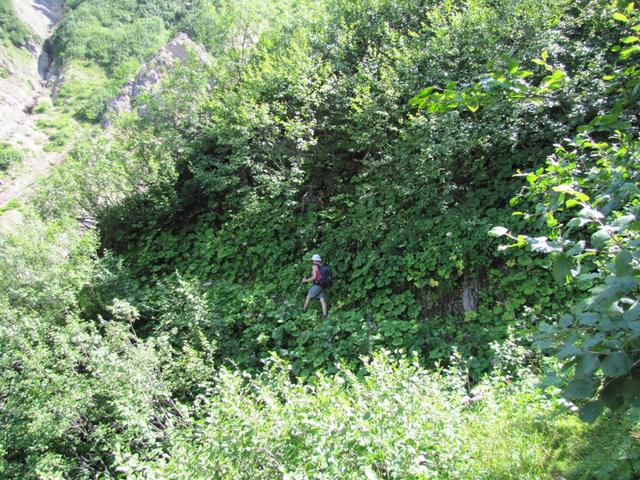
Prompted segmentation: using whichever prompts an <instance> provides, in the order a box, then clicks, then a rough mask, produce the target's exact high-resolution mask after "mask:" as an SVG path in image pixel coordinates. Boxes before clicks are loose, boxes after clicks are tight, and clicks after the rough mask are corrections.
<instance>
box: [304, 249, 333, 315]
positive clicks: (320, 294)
mask: <svg viewBox="0 0 640 480" xmlns="http://www.w3.org/2000/svg"><path fill="white" fill-rule="evenodd" d="M311 263H312V266H311V276H310V277H309V278H304V277H303V278H302V283H313V285H311V288H310V289H309V291H308V292H307V299H306V300H305V301H304V307H303V310H306V309H307V308H309V304H310V303H311V300H313V299H314V298H317V299H318V300H320V305H322V317H323V318H327V299H326V296H325V294H324V289H323V288H322V287H321V286H320V285H319V284H318V281H319V280H320V266H321V265H322V259H321V258H320V255H318V254H317V253H316V254H315V255H314V256H313V257H311Z"/></svg>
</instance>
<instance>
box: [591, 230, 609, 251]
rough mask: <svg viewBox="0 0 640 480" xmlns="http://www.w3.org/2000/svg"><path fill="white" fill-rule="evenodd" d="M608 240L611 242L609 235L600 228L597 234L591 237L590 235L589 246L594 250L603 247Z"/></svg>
mask: <svg viewBox="0 0 640 480" xmlns="http://www.w3.org/2000/svg"><path fill="white" fill-rule="evenodd" d="M609 240H611V235H610V234H609V232H608V231H607V230H605V229H602V228H601V229H600V230H598V231H597V232H595V233H594V234H593V235H591V244H592V245H593V246H594V247H595V248H602V247H604V246H605V244H606V243H607V242H608V241H609Z"/></svg>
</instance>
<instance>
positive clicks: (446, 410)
mask: <svg viewBox="0 0 640 480" xmlns="http://www.w3.org/2000/svg"><path fill="white" fill-rule="evenodd" d="M215 385H216V386H215V388H213V389H212V391H211V392H209V394H208V395H207V396H206V397H203V398H202V399H201V403H200V406H199V408H200V409H202V411H203V413H204V417H203V418H202V420H200V421H198V422H197V423H195V424H194V425H193V427H192V428H191V429H188V430H184V431H182V432H181V433H180V434H178V435H175V436H174V438H173V439H172V442H171V446H170V449H169V452H170V455H169V456H168V457H167V458H166V459H163V460H160V461H158V462H157V463H156V464H155V465H153V467H152V468H151V469H150V470H147V471H146V472H145V470H146V468H148V467H146V466H145V467H143V468H140V469H139V473H138V474H137V475H134V476H133V477H134V478H157V477H162V478H167V479H178V478H189V479H204V478H255V479H258V478H260V479H261V478H264V479H268V478H275V477H278V478H300V479H303V478H335V479H347V478H353V479H356V478H358V479H359V478H370V479H373V478H415V479H428V478H451V479H453V478H455V479H466V478H469V479H471V478H474V479H478V478H486V479H494V480H495V479H543V478H555V475H556V473H557V471H555V470H554V469H555V468H556V466H557V464H558V461H559V460H562V459H558V458H555V455H554V453H553V451H552V445H553V444H554V442H564V441H566V437H567V435H569V434H570V433H569V432H570V431H571V429H572V428H575V427H576V423H575V421H572V420H571V419H570V418H556V419H555V420H553V421H552V424H547V425H545V426H542V425H541V424H539V423H538V421H537V419H538V418H539V416H540V415H548V414H549V413H550V412H552V411H553V410H554V408H555V407H554V401H553V399H550V398H545V397H543V396H541V395H540V393H539V392H537V391H536V390H535V389H534V388H532V387H531V385H530V384H528V383H527V381H525V382H523V383H521V384H519V385H518V386H514V385H511V386H509V385H506V384H504V379H501V378H500V377H495V378H493V379H490V380H487V382H485V383H483V384H482V385H481V386H480V387H478V390H477V392H482V393H477V395H478V398H480V397H482V398H481V399H480V400H478V401H475V400H474V402H473V403H469V396H467V392H466V390H465V376H464V372H463V371H461V370H458V369H456V368H454V369H451V370H449V371H447V372H442V371H440V372H432V373H426V372H425V371H424V370H422V369H420V368H419V367H417V366H415V365H412V364H410V363H409V362H408V361H406V360H401V361H398V362H396V361H390V359H389V357H388V355H385V354H380V355H376V356H374V357H373V359H371V361H369V362H367V367H366V373H365V375H364V376H363V377H362V378H358V377H356V376H355V375H354V374H353V373H351V372H350V371H349V370H348V369H347V370H341V371H340V372H339V373H338V374H336V375H335V376H332V377H326V376H323V375H319V376H318V377H317V378H316V379H315V381H314V382H313V383H312V384H310V385H309V384H303V383H295V382H291V380H290V379H289V376H288V372H287V369H286V364H285V365H283V364H282V363H281V361H279V360H277V359H271V360H270V361H269V362H268V363H267V370H266V371H265V372H264V373H263V374H261V375H259V376H255V377H251V376H247V375H243V374H241V373H236V372H232V371H226V370H223V371H222V372H220V373H219V374H218V375H217V376H216V382H215Z"/></svg>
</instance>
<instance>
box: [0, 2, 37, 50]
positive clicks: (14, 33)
mask: <svg viewBox="0 0 640 480" xmlns="http://www.w3.org/2000/svg"><path fill="white" fill-rule="evenodd" d="M32 36H33V35H32V33H31V32H30V31H29V29H28V28H27V27H26V25H25V24H23V23H22V22H21V21H20V19H19V18H18V16H17V15H16V12H15V9H14V7H13V3H12V2H11V0H0V40H8V41H9V42H11V43H13V44H14V45H15V46H16V47H22V46H24V45H25V44H26V43H27V40H28V39H29V37H32Z"/></svg>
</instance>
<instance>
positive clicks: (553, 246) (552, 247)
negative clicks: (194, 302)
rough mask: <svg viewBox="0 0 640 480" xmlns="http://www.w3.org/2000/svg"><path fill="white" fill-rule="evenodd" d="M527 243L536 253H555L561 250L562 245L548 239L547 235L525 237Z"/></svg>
mask: <svg viewBox="0 0 640 480" xmlns="http://www.w3.org/2000/svg"><path fill="white" fill-rule="evenodd" d="M527 243H528V244H529V246H530V247H531V250H533V251H534V252H538V253H556V252H561V251H562V247H561V246H560V245H558V243H557V242H554V241H549V239H548V238H547V237H535V238H527Z"/></svg>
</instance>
